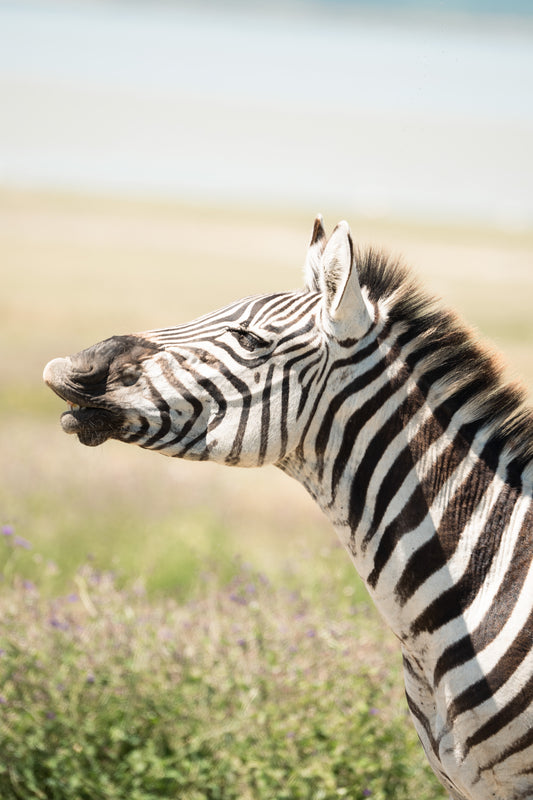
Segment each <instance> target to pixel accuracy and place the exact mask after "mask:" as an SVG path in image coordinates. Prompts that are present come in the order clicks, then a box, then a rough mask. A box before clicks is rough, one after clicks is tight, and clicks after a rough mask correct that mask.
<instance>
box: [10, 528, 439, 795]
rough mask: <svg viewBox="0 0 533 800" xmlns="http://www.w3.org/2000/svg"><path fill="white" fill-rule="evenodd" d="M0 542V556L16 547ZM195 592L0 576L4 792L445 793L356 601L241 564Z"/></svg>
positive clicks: (385, 651)
mask: <svg viewBox="0 0 533 800" xmlns="http://www.w3.org/2000/svg"><path fill="white" fill-rule="evenodd" d="M1 539H2V540H1V541H0V546H1V547H2V553H1V554H0V557H2V560H3V563H4V564H9V563H11V562H12V559H13V557H14V554H15V557H17V558H19V560H20V556H21V555H22V558H24V557H25V556H26V557H29V553H30V549H29V542H27V541H26V539H23V538H21V537H18V536H17V534H16V532H15V531H14V530H13V529H12V528H11V527H10V526H5V527H4V529H3V535H2V537H1ZM200 584H201V585H200V590H199V591H197V593H196V596H195V597H194V598H193V599H190V600H189V601H187V602H179V603H178V602H176V601H175V600H169V599H168V598H167V599H159V600H157V601H156V600H153V599H152V600H151V599H150V598H149V597H147V595H146V593H145V591H144V589H143V587H142V586H141V585H139V584H132V585H130V586H129V587H127V588H118V587H117V585H116V582H115V580H114V578H113V576H112V575H111V574H103V573H99V572H97V571H96V570H94V569H93V568H91V567H84V568H82V569H80V570H79V571H78V572H77V574H76V575H75V576H74V582H73V587H72V591H69V592H67V593H66V594H64V595H62V596H59V597H58V596H56V597H46V596H45V597H43V595H42V591H41V588H40V587H39V586H38V585H36V584H35V583H33V582H31V581H28V580H26V579H24V580H21V579H20V578H19V577H18V576H17V575H12V576H10V577H9V579H7V578H4V580H3V583H2V593H1V596H0V615H1V618H2V634H1V637H0V647H1V649H0V686H1V694H0V712H1V716H0V752H1V753H2V759H1V761H0V797H2V800H11V798H13V800H14V799H15V798H17V799H18V800H22V799H23V800H30V798H43V799H44V798H46V799H47V800H48V798H53V800H73V798H76V800H85V799H86V800H99V799H100V798H101V800H114V798H117V800H118V798H128V800H155V798H180V800H181V798H187V799H188V800H204V798H209V799H210V800H246V798H250V799H252V798H253V799H254V800H255V799H256V798H257V800H263V798H264V800H272V798H276V799H277V800H293V799H294V800H297V799H300V798H301V800H308V799H309V800H319V798H320V799H321V800H329V799H330V798H331V800H333V798H354V800H355V798H363V797H373V798H382V799H383V800H385V798H387V800H395V799H396V800H403V799H405V800H408V798H412V797H417V798H419V800H424V799H425V798H427V800H429V799H430V798H435V797H437V796H444V795H443V794H441V792H440V789H439V788H438V787H437V785H436V781H435V779H434V778H433V776H432V774H431V773H430V770H429V767H427V765H426V764H425V761H424V757H423V754H422V751H421V748H420V746H419V744H418V742H417V739H416V735H415V733H414V730H413V728H412V726H411V725H410V723H409V721H408V719H407V713H406V708H405V704H404V702H403V696H402V690H401V681H400V674H399V660H398V653H397V651H396V648H395V646H394V644H393V643H392V642H391V640H390V639H389V638H388V637H387V636H386V635H385V634H384V633H383V632H382V629H380V628H377V629H376V626H375V624H374V618H373V615H372V614H369V609H368V607H367V606H366V605H365V604H364V603H363V604H362V603H359V604H357V605H352V604H351V602H350V600H349V599H348V598H347V597H346V595H344V594H341V595H340V596H339V593H338V589H337V590H336V589H335V587H334V586H330V585H327V584H325V585H324V586H323V587H322V592H321V594H320V596H318V594H317V595H316V596H315V597H314V598H312V601H311V600H310V599H309V598H307V597H305V596H304V593H303V592H302V591H299V590H298V589H295V588H291V589H288V588H283V587H280V586H277V587H276V586H274V585H273V584H272V583H271V582H270V581H269V580H268V579H267V578H266V577H265V576H264V575H262V574H260V573H257V572H254V571H253V570H251V569H250V568H248V567H246V566H244V565H242V564H241V565H236V566H235V574H234V577H233V578H232V580H231V581H230V582H229V583H226V584H222V585H221V583H220V581H219V580H218V578H217V577H216V575H213V574H204V575H203V576H202V577H201V582H200Z"/></svg>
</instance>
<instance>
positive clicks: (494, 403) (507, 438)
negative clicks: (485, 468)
mask: <svg viewBox="0 0 533 800" xmlns="http://www.w3.org/2000/svg"><path fill="white" fill-rule="evenodd" d="M355 263H356V266H357V272H358V275H359V280H360V284H361V286H365V287H366V288H367V291H368V295H369V299H370V300H371V301H372V303H374V304H381V305H382V306H384V307H385V308H386V314H387V318H388V321H389V325H390V326H391V327H392V326H395V325H396V324H398V325H400V326H401V333H400V335H399V337H398V342H399V344H400V345H401V346H404V345H406V344H407V343H411V348H412V349H411V350H410V353H409V356H408V357H407V363H408V366H409V367H410V368H411V369H412V370H413V371H414V372H416V375H417V380H418V381H419V382H422V383H423V384H425V385H426V386H429V385H434V384H435V383H436V382H441V383H442V385H443V386H445V387H446V391H447V392H448V393H449V407H450V413H454V412H455V410H456V409H457V408H458V407H459V406H465V405H466V406H467V408H468V416H469V419H470V418H471V421H472V425H474V426H475V427H476V429H480V428H482V427H483V428H487V429H488V430H489V432H490V438H491V442H492V443H493V444H494V448H495V449H497V450H499V451H501V450H504V449H505V450H506V451H507V452H508V453H509V455H510V459H511V463H510V465H509V470H508V472H509V473H510V474H513V475H515V476H516V480H517V482H519V483H521V482H522V480H523V477H524V476H523V473H524V471H525V470H528V472H529V475H528V476H527V479H528V481H530V480H531V479H532V478H533V474H532V473H533V411H532V410H531V408H529V407H527V406H526V404H525V401H526V391H525V389H523V388H522V387H520V386H519V385H516V384H509V383H507V382H506V381H505V380H504V379H503V375H502V373H503V367H502V363H501V361H500V360H499V359H498V358H497V357H496V356H495V355H494V354H493V353H491V352H490V350H489V348H488V347H487V346H486V345H484V344H480V343H479V342H478V341H477V340H476V339H475V338H474V333H473V332H472V331H470V330H468V328H467V327H466V325H464V324H463V323H462V322H461V321H460V320H459V318H458V317H457V316H456V315H455V314H453V313H451V312H450V311H447V310H446V309H444V308H442V306H441V305H440V304H439V303H438V301H437V300H436V299H435V298H433V297H431V296H430V295H429V294H427V293H426V292H424V291H423V290H422V289H421V288H420V286H419V285H418V283H417V281H416V280H414V279H413V277H412V275H411V273H410V271H409V270H408V269H407V268H406V267H405V266H404V265H403V264H402V262H401V261H400V260H398V259H395V258H391V257H390V256H388V255H387V254H386V253H384V252H382V251H378V250H375V249H372V248H370V249H367V250H364V251H360V252H358V253H356V254H355ZM513 482H514V481H513Z"/></svg>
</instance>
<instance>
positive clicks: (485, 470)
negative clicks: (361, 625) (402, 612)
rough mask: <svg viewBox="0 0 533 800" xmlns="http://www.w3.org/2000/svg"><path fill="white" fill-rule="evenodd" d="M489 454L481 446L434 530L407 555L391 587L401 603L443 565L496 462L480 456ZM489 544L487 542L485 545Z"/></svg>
mask: <svg viewBox="0 0 533 800" xmlns="http://www.w3.org/2000/svg"><path fill="white" fill-rule="evenodd" d="M486 451H489V452H486ZM491 457H492V448H490V449H489V448H488V447H485V449H484V451H483V452H482V453H481V455H480V458H479V460H478V461H477V462H476V464H475V465H474V467H473V468H472V470H471V471H470V473H469V474H468V475H467V476H466V478H465V480H464V481H463V482H462V484H460V485H459V486H458V487H457V489H456V491H455V493H454V495H453V497H452V498H451V500H450V502H449V503H448V505H447V507H446V510H445V511H444V513H443V515H442V517H441V521H440V524H439V527H438V530H437V531H436V532H435V534H434V535H433V536H432V537H431V538H430V539H429V540H428V541H427V542H425V543H424V544H423V545H422V546H421V547H419V548H418V550H416V552H415V553H413V555H412V556H411V558H409V559H408V561H407V564H406V565H405V567H404V569H403V572H402V574H401V575H400V578H399V580H398V582H397V584H396V587H395V594H396V597H397V600H398V602H399V604H400V606H404V605H405V604H406V603H407V601H408V600H409V598H410V597H412V595H413V594H414V593H415V592H416V591H417V590H418V589H419V588H420V587H421V586H422V584H423V583H424V582H425V581H426V580H427V579H428V578H429V577H431V575H434V574H435V573H436V572H438V571H439V570H440V569H442V568H443V567H445V566H446V564H447V563H448V561H449V560H450V558H451V557H452V556H453V554H454V553H455V550H456V547H457V544H458V542H459V539H460V535H461V533H462V531H464V529H465V527H466V526H467V525H468V523H469V522H470V519H471V517H472V515H473V514H474V513H475V512H476V510H477V508H478V507H479V504H480V503H481V501H482V500H483V497H484V496H485V494H486V493H487V491H488V489H489V488H490V486H491V483H492V481H493V478H494V469H495V468H496V466H497V465H496V464H494V463H491V464H490V466H489V464H488V463H487V462H486V461H485V460H484V459H485V458H487V459H489V458H490V459H491ZM497 509H498V505H497V504H495V506H494V510H493V513H492V514H491V518H492V516H493V514H494V513H495V512H496V511H497ZM487 524H489V523H487ZM480 538H483V537H480ZM490 545H491V542H489V543H488V545H487V547H490ZM483 546H484V545H483V543H482V544H481V552H480V545H478V547H477V550H475V551H474V552H475V553H476V552H477V554H478V557H479V560H478V563H477V565H476V566H477V570H476V577H477V579H478V581H479V580H482V579H483V577H484V574H483V575H482V574H481V572H482V565H481V563H480V562H481V558H482V557H483V554H484V552H485V551H484V550H483ZM474 558H475V556H474ZM488 566H490V564H488ZM487 568H488V567H487Z"/></svg>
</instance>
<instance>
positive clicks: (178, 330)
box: [142, 291, 320, 345]
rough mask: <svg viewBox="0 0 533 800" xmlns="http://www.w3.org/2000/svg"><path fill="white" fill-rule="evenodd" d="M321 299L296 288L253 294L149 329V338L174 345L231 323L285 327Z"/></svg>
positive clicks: (212, 333)
mask: <svg viewBox="0 0 533 800" xmlns="http://www.w3.org/2000/svg"><path fill="white" fill-rule="evenodd" d="M319 301H320V295H319V294H317V293H311V292H304V291H292V292H277V293H274V294H262V295H252V296H250V297H244V298H242V299H241V300H236V301H235V302H233V303H230V304H229V305H227V306H223V307H222V308H219V309H217V310H216V311H211V312H210V313H208V314H204V315H203V316H201V317H198V318H197V319H194V320H192V321H191V322H185V323H182V324H179V325H175V326H173V327H167V328H158V329H155V330H151V331H146V332H144V333H143V334H142V336H143V337H144V338H146V339H148V340H149V341H152V342H158V343H161V344H166V345H170V344H172V343H176V344H177V343H179V342H185V341H191V340H194V339H197V338H205V337H210V336H214V335H217V334H218V333H220V332H222V331H223V330H225V328H226V327H227V326H228V325H240V326H242V327H249V326H256V327H263V326H267V325H268V326H269V327H272V328H275V327H277V326H279V327H280V328H285V327H286V326H287V325H290V323H291V321H294V322H298V321H299V320H301V319H302V317H304V316H305V315H306V314H307V313H309V312H310V311H313V310H314V308H316V306H317V305H318V303H319Z"/></svg>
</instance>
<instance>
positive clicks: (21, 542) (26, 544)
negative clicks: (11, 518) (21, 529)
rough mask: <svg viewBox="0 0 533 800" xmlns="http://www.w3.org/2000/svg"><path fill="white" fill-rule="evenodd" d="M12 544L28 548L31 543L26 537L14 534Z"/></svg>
mask: <svg viewBox="0 0 533 800" xmlns="http://www.w3.org/2000/svg"><path fill="white" fill-rule="evenodd" d="M14 544H15V545H16V547H22V548H24V550H30V549H31V544H30V543H29V542H28V540H27V539H23V538H22V536H15V539H14Z"/></svg>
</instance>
